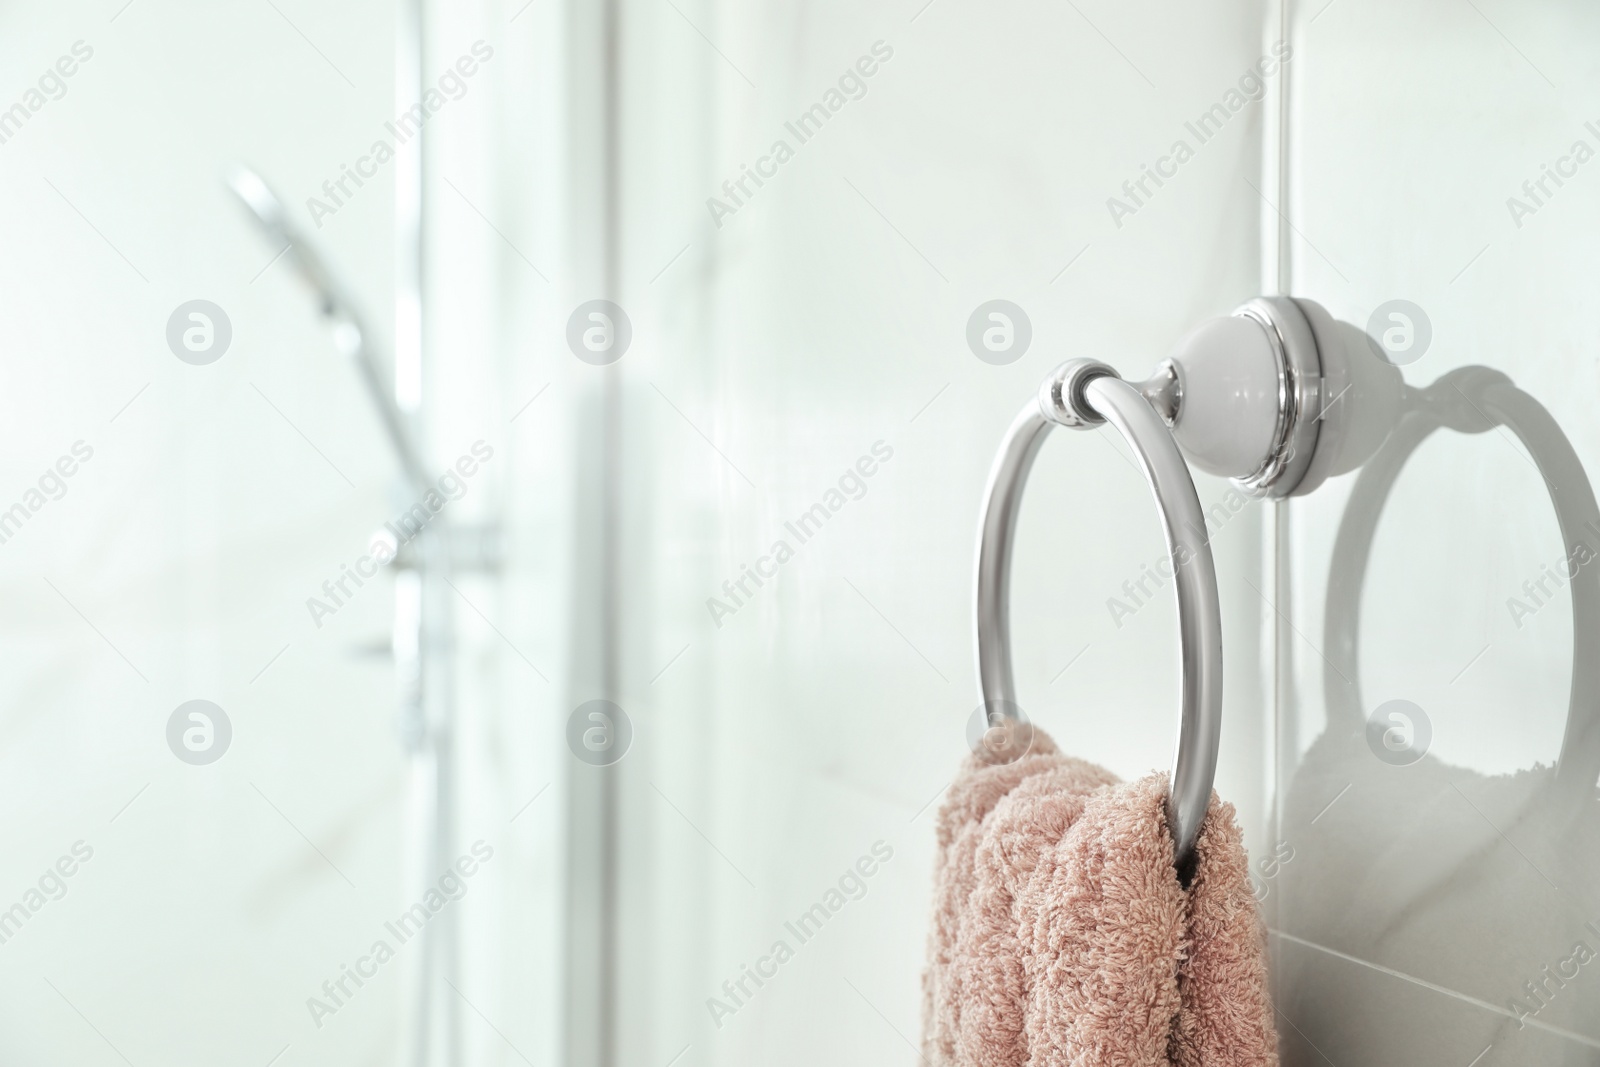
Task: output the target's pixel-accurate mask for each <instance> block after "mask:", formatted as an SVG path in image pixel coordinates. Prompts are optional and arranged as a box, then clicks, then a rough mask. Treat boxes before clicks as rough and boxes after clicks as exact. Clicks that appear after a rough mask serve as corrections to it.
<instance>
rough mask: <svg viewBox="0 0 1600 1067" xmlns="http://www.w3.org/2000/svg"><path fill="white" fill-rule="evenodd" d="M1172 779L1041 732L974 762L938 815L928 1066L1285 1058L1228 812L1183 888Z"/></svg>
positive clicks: (1066, 1066)
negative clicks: (1079, 752) (1119, 765)
mask: <svg viewBox="0 0 1600 1067" xmlns="http://www.w3.org/2000/svg"><path fill="white" fill-rule="evenodd" d="M1166 793H1167V781H1166V776H1165V775H1151V776H1149V777H1147V778H1142V779H1140V780H1139V781H1136V782H1127V783H1123V782H1119V781H1118V780H1117V779H1116V777H1115V776H1114V775H1112V774H1111V773H1110V772H1109V771H1106V770H1104V769H1103V768H1100V767H1096V766H1095V765H1093V764H1091V763H1086V762H1084V761H1082V760H1078V759H1073V758H1072V757H1070V756H1065V755H1062V754H1061V753H1060V752H1059V751H1058V750H1057V749H1056V746H1055V744H1054V743H1053V742H1052V741H1051V740H1050V739H1049V738H1048V737H1047V736H1045V734H1044V733H1043V732H1042V731H1040V730H1038V729H1037V728H1035V730H1034V733H1033V744H1032V747H1031V748H1030V749H1029V751H1028V753H1027V755H1025V756H1023V757H1021V758H1020V759H1017V760H1015V761H1014V762H1011V763H1005V764H993V763H989V762H985V761H984V760H983V759H981V758H980V757H978V756H971V757H968V759H967V761H966V763H965V764H964V766H963V767H962V770H961V773H960V775H959V777H958V778H957V779H956V781H955V783H954V784H953V785H952V786H951V787H950V792H949V795H948V796H947V797H946V799H945V803H944V806H943V807H942V809H941V810H940V813H939V828H938V833H939V841H938V847H939V852H938V863H937V867H936V870H935V884H934V915H933V928H932V931H931V933H930V935H929V938H928V966H927V970H926V972H925V973H924V975H923V1045H924V1052H925V1055H926V1057H927V1059H928V1060H929V1062H930V1064H932V1065H933V1067H1155V1065H1164V1064H1176V1065H1180V1067H1276V1064H1277V1062H1278V1053H1277V1035H1276V1032H1275V1030H1274V1028H1273V1022H1272V1005H1271V1002H1270V1000H1269V998H1268V994H1267V981H1266V950H1265V939H1264V936H1263V931H1262V927H1261V920H1260V915H1259V912H1258V911H1257V908H1256V901H1255V897H1254V896H1253V895H1252V894H1251V891H1250V880H1249V869H1248V861H1247V858H1246V856H1245V851H1244V844H1243V840H1242V837H1241V835H1240V832H1239V828H1238V826H1237V824H1236V823H1235V821H1234V814H1233V807H1232V805H1229V804H1224V803H1222V802H1221V801H1219V800H1218V799H1217V798H1216V796H1215V795H1213V796H1212V798H1211V807H1210V810H1209V812H1208V813H1207V815H1206V819H1205V822H1204V824H1203V825H1202V827H1201V832H1200V839H1199V842H1198V844H1197V846H1196V857H1197V859H1196V868H1195V876H1194V879H1193V882H1192V884H1191V885H1190V887H1189V888H1188V889H1187V890H1186V889H1184V888H1183V887H1182V886H1181V885H1180V884H1179V882H1178V879H1177V875H1176V873H1175V872H1174V870H1173V865H1172V857H1173V845H1172V837H1171V835H1170V834H1169V833H1168V832H1167V819H1166Z"/></svg>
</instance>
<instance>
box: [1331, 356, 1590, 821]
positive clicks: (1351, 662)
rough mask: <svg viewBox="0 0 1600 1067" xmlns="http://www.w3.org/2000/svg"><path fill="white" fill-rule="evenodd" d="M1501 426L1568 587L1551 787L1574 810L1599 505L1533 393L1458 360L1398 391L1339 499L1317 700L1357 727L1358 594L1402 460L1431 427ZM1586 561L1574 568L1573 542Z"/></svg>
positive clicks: (1584, 767) (1578, 796)
mask: <svg viewBox="0 0 1600 1067" xmlns="http://www.w3.org/2000/svg"><path fill="white" fill-rule="evenodd" d="M1497 426H1504V427H1506V428H1507V429H1508V430H1510V431H1511V432H1512V433H1514V434H1515V435H1516V436H1517V438H1518V439H1519V440H1520V441H1521V442H1522V444H1523V446H1524V447H1525V448H1527V450H1528V453H1529V454H1530V455H1531V456H1532V457H1533V462H1534V464H1535V466H1537V467H1538V470H1539V473H1540V475H1541V476H1542V477H1543V479H1544V482H1545V486H1546V488H1547V489H1548V490H1549V491H1550V501H1551V503H1552V504H1553V505H1554V506H1555V512H1556V519H1557V521H1558V523H1559V525H1560V527H1561V539H1562V541H1563V543H1564V545H1563V547H1564V548H1565V558H1566V559H1567V561H1568V566H1567V571H1568V574H1567V577H1568V580H1569V582H1570V585H1571V589H1572V633H1573V643H1572V649H1573V655H1572V684H1571V696H1570V699H1569V702H1568V710H1567V725H1566V732H1565V734H1564V735H1563V737H1562V740H1561V754H1560V756H1559V757H1558V759H1557V763H1556V773H1555V783H1554V793H1555V794H1556V796H1555V797H1553V798H1552V799H1557V800H1558V802H1559V803H1560V805H1561V806H1562V807H1564V808H1567V809H1568V810H1578V809H1580V808H1582V807H1583V806H1584V805H1585V804H1587V803H1588V802H1590V800H1591V799H1592V796H1593V789H1594V785H1595V780H1596V778H1597V777H1600V658H1597V657H1595V656H1592V655H1585V654H1584V650H1585V649H1586V648H1590V647H1592V645H1593V642H1594V641H1595V640H1596V639H1597V638H1600V506H1597V505H1596V502H1595V495H1594V490H1593V488H1592V487H1591V486H1590V484H1589V477H1588V475H1587V474H1586V473H1585V471H1584V468H1583V463H1582V461H1581V460H1580V459H1579V458H1578V454H1577V453H1576V452H1575V451H1574V450H1573V448H1572V444H1571V442H1569V441H1568V440H1567V437H1566V435H1565V434H1563V433H1562V432H1561V427H1560V426H1559V425H1558V424H1557V423H1556V421H1555V419H1554V418H1552V417H1551V415H1550V413H1549V412H1548V411H1546V410H1545V408H1544V406H1543V405H1542V404H1540V403H1539V402H1538V401H1537V400H1535V399H1534V398H1533V397H1532V396H1530V395H1528V394H1527V393H1525V392H1523V391H1522V390H1521V389H1518V388H1517V387H1516V386H1515V385H1514V384H1513V383H1512V381H1511V379H1510V378H1508V377H1507V376H1506V375H1504V374H1502V373H1501V372H1499V371H1497V370H1494V369H1492V368H1490V367H1480V366H1471V367H1460V368H1457V369H1456V370H1453V371H1450V372H1449V373H1447V374H1445V375H1443V376H1442V377H1440V378H1439V379H1438V380H1437V381H1435V382H1434V383H1433V384H1432V385H1429V386H1427V387H1426V388H1423V389H1409V388H1408V389H1407V390H1406V392H1405V395H1404V400H1403V408H1402V412H1401V414H1400V416H1399V418H1398V420H1397V422H1396V423H1395V426H1394V429H1393V430H1392V431H1391V432H1390V434H1389V436H1388V439H1387V440H1386V441H1385V442H1384V444H1383V446H1382V447H1381V448H1380V449H1379V450H1378V452H1377V453H1376V454H1375V455H1374V456H1373V457H1372V459H1371V460H1369V461H1368V462H1367V464H1366V466H1365V467H1364V468H1363V470H1362V472H1361V474H1360V476H1359V477H1358V479H1357V480H1356V484H1355V487H1354V489H1353V490H1352V491H1351V493H1350V499H1349V501H1348V502H1347V503H1346V505H1345V511H1344V518H1343V519H1342V520H1341V521H1340V524H1339V533H1338V536H1337V537H1336V539H1335V541H1334V548H1333V556H1332V561H1331V564H1330V567H1329V589H1328V598H1327V605H1326V609H1325V616H1324V631H1323V632H1324V633H1325V634H1326V637H1327V647H1328V657H1329V663H1330V665H1331V667H1332V668H1333V670H1330V671H1326V672H1324V680H1323V697H1324V700H1325V702H1326V705H1327V709H1328V728H1329V729H1344V730H1355V731H1359V730H1361V729H1362V728H1363V723H1364V720H1365V718H1366V716H1365V713H1364V712H1363V710H1362V709H1363V707H1364V705H1363V703H1362V697H1361V674H1360V670H1361V665H1360V648H1359V636H1360V620H1361V596H1362V591H1363V586H1364V584H1365V578H1366V573H1367V564H1368V562H1369V560H1370V559H1371V555H1372V543H1373V538H1374V535H1375V534H1376V531H1377V525H1378V519H1379V517H1380V516H1381V515H1382V513H1383V509H1384V505H1385V504H1386V503H1387V501H1388V499H1389V493H1390V491H1391V490H1393V488H1394V485H1395V482H1396V480H1398V478H1399V476H1400V472H1401V470H1402V469H1403V468H1404V467H1405V464H1406V462H1407V460H1409V459H1410V458H1411V455H1412V453H1413V452H1415V451H1416V450H1417V448H1418V446H1420V445H1421V444H1422V442H1423V441H1424V440H1426V439H1427V438H1428V437H1429V436H1430V435H1431V434H1432V433H1433V432H1434V431H1435V430H1438V429H1440V428H1443V427H1448V428H1449V429H1452V430H1456V431H1458V432H1460V433H1484V432H1486V431H1489V430H1492V429H1494V428H1495V427H1497ZM1580 547H1581V548H1583V549H1585V550H1586V551H1587V552H1588V558H1587V559H1585V560H1583V561H1582V562H1581V563H1580V564H1579V565H1577V566H1576V567H1574V566H1573V564H1572V561H1573V560H1574V559H1575V558H1576V557H1577V555H1578V550H1579V548H1580Z"/></svg>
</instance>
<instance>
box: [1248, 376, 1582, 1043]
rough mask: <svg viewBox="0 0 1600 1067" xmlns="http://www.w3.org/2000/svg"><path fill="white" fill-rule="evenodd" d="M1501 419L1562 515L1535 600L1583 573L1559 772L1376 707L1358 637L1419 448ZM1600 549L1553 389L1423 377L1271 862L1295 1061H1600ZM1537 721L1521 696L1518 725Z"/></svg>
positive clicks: (1411, 393) (1354, 560)
mask: <svg viewBox="0 0 1600 1067" xmlns="http://www.w3.org/2000/svg"><path fill="white" fill-rule="evenodd" d="M1499 427H1503V428H1504V430H1505V431H1509V432H1510V433H1512V434H1514V435H1515V436H1516V437H1517V438H1518V439H1520V441H1521V442H1522V444H1523V446H1524V447H1525V448H1526V449H1527V451H1528V453H1529V455H1530V456H1531V457H1532V460H1533V462H1534V464H1535V465H1536V466H1537V468H1538V472H1539V474H1540V475H1541V476H1542V477H1543V479H1544V481H1545V484H1546V486H1547V488H1548V489H1549V492H1550V498H1551V501H1552V503H1553V504H1554V506H1555V510H1556V513H1557V516H1558V519H1559V522H1560V526H1561V534H1562V539H1563V541H1564V543H1565V546H1566V559H1567V561H1568V563H1567V567H1566V573H1565V574H1564V575H1559V576H1556V575H1552V576H1551V577H1549V578H1545V579H1543V582H1542V586H1541V585H1540V584H1532V588H1531V589H1530V590H1528V591H1527V595H1529V596H1532V597H1536V598H1538V597H1544V596H1548V595H1549V594H1551V593H1554V592H1555V591H1556V585H1555V583H1556V582H1557V581H1559V582H1560V583H1561V584H1567V585H1569V586H1570V590H1571V597H1572V612H1573V627H1574V648H1575V649H1576V654H1575V655H1574V657H1573V665H1572V681H1571V698H1570V703H1569V709H1568V716H1567V724H1566V732H1565V736H1564V738H1563V740H1562V744H1561V751H1560V753H1559V756H1558V757H1557V759H1556V761H1555V762H1554V764H1553V765H1542V764H1541V765H1537V766H1535V767H1533V768H1531V769H1527V770H1522V771H1518V772H1517V773H1515V774H1509V775H1486V774H1483V773H1480V772H1478V771H1474V770H1471V769H1468V768H1465V767H1459V766H1453V765H1451V764H1448V763H1445V762H1444V761H1442V760H1440V759H1438V758H1437V757H1436V756H1434V755H1431V754H1430V753H1429V752H1428V744H1429V741H1430V739H1431V737H1432V735H1433V731H1434V730H1435V729H1436V728H1437V727H1438V726H1439V725H1440V724H1438V723H1435V722H1432V721H1430V719H1429V717H1428V714H1427V712H1426V711H1424V709H1422V708H1420V707H1418V706H1417V705H1415V704H1411V703H1409V702H1407V701H1403V700H1393V701H1388V702H1385V703H1382V704H1379V705H1376V706H1374V707H1370V708H1369V707H1368V705H1367V703H1366V702H1365V700H1364V699H1363V696H1362V691H1361V682H1360V661H1359V656H1358V648H1359V641H1358V636H1359V621H1360V613H1361V600H1362V592H1363V590H1362V586H1363V581H1364V578H1365V575H1366V572H1367V565H1368V561H1369V558H1370V555H1371V549H1372V543H1373V535H1374V532H1375V530H1376V528H1377V525H1378V519H1379V516H1380V515H1381V513H1382V511H1383V508H1384V506H1385V504H1386V502H1387V500H1388V498H1389V494H1390V491H1391V489H1392V488H1393V486H1394V484H1395V481H1396V479H1397V478H1398V476H1399V474H1400V472H1401V469H1402V468H1403V466H1404V465H1405V463H1406V461H1407V460H1408V459H1409V458H1410V456H1411V455H1412V453H1413V452H1414V451H1415V450H1416V449H1417V447H1418V446H1419V445H1420V444H1421V443H1422V442H1423V441H1424V440H1425V439H1426V438H1428V436H1429V435H1431V434H1432V433H1433V432H1434V431H1436V430H1438V429H1441V428H1448V429H1451V430H1455V431H1457V432H1459V433H1483V432H1487V431H1491V430H1495V429H1496V428H1499ZM1417 550H1418V551H1424V550H1425V549H1421V548H1418V549H1417ZM1597 560H1600V509H1597V508H1596V504H1595V497H1594V493H1593V490H1592V489H1591V488H1590V485H1589V480H1588V477H1587V475H1586V474H1585V472H1584V469H1583V465H1582V464H1581V463H1580V462H1579V460H1578V457H1577V454H1576V453H1575V452H1574V450H1573V448H1572V446H1571V444H1570V443H1569V442H1568V440H1567V438H1566V436H1565V435H1564V434H1563V433H1562V432H1561V429H1560V427H1559V426H1558V425H1557V424H1556V422H1555V420H1554V419H1553V418H1552V417H1551V416H1550V414H1549V412H1547V411H1546V410H1545V409H1544V407H1543V406H1542V405H1540V404H1539V402H1538V401H1536V400H1534V399H1533V398H1532V397H1531V396H1529V395H1528V394H1526V393H1524V392H1522V391H1521V390H1519V389H1518V388H1517V387H1516V386H1515V385H1513V384H1512V382H1511V380H1510V379H1509V378H1507V377H1506V376H1505V375H1504V374H1501V373H1500V372H1498V371H1496V370H1493V369H1491V368H1488V367H1479V366H1472V367H1462V368H1459V369H1457V370H1454V371H1451V372H1450V373H1448V374H1446V375H1444V376H1443V377H1441V378H1440V379H1439V380H1437V381H1436V382H1434V383H1433V384H1432V385H1430V386H1428V387H1427V388H1424V389H1408V390H1407V392H1406V397H1405V404H1404V406H1403V408H1402V410H1401V412H1400V414H1399V417H1398V419H1397V420H1396V423H1395V425H1394V428H1393V430H1392V431H1391V432H1390V434H1389V435H1388V437H1387V439H1386V440H1385V442H1384V444H1383V445H1382V447H1381V448H1380V449H1379V450H1378V451H1377V453H1376V454H1375V455H1374V456H1373V457H1372V459H1371V460H1370V461H1369V462H1368V463H1367V464H1366V465H1365V467H1364V468H1363V469H1362V472H1361V474H1360V475H1359V477H1358V479H1357V482H1356V485H1355V487H1354V490H1353V492H1352V494H1351V497H1350V500H1349V503H1348V505H1347V507H1346V510H1345V513H1344V517H1343V520H1342V522H1341V525H1340V529H1339V533H1338V538H1337V541H1336V543H1335V546H1334V552H1333V557H1332V566H1331V570H1330V575H1329V588H1328V594H1327V603H1326V618H1325V626H1326V629H1325V631H1324V632H1325V635H1326V644H1325V648H1324V651H1325V656H1326V666H1325V678H1324V701H1325V706H1326V713H1327V724H1326V728H1325V730H1324V732H1323V733H1322V735H1321V736H1320V737H1319V738H1318V739H1317V740H1316V741H1315V742H1313V743H1312V745H1311V746H1310V749H1309V750H1308V751H1307V753H1306V755H1305V757H1304V759H1303V760H1302V761H1301V764H1300V766H1299V768H1298V769H1297V771H1296V773H1295V775H1294V777H1293V780H1292V782H1291V783H1290V786H1289V790H1288V794H1287V797H1286V803H1285V805H1284V811H1283V823H1282V830H1281V835H1280V836H1281V838H1282V840H1283V843H1284V844H1283V846H1281V847H1284V848H1287V849H1290V850H1292V856H1293V859H1292V862H1285V863H1283V864H1282V865H1281V867H1280V868H1275V869H1274V871H1273V874H1274V875H1275V876H1276V877H1277V878H1278V879H1279V881H1278V883H1277V884H1278V886H1279V887H1281V892H1279V893H1278V894H1277V900H1276V901H1274V902H1273V904H1272V905H1271V906H1270V908H1269V914H1272V915H1273V919H1272V924H1273V927H1274V935H1275V937H1276V939H1277V941H1278V945H1277V948H1278V957H1277V958H1278V966H1279V976H1278V978H1279V983H1278V985H1279V997H1280V1007H1281V1008H1282V1010H1283V1011H1284V1013H1285V1014H1286V1015H1287V1016H1289V1017H1291V1018H1292V1019H1293V1020H1294V1026H1295V1027H1296V1028H1297V1029H1298V1030H1299V1031H1300V1036H1301V1037H1303V1038H1304V1039H1305V1041H1304V1042H1303V1043H1301V1042H1296V1041H1288V1042H1286V1046H1285V1052H1286V1055H1285V1062H1286V1063H1295V1062H1302V1061H1303V1062H1306V1063H1311V1062H1318V1063H1321V1062H1327V1061H1326V1060H1324V1059H1322V1058H1320V1057H1328V1058H1331V1060H1332V1061H1333V1062H1336V1063H1340V1064H1345V1063H1369V1064H1379V1063H1396V1064H1398V1063H1408V1064H1424V1063H1441V1064H1442V1063H1460V1064H1462V1065H1463V1067H1465V1065H1466V1064H1468V1063H1475V1064H1476V1063H1481V1064H1484V1065H1489V1064H1530V1065H1531V1064H1566V1065H1578V1064H1589V1065H1593V1064H1600V888H1597V887H1600V878H1597V877H1596V876H1597V875H1600V847H1597V846H1600V812H1597V808H1596V804H1595V779H1596V774H1597V772H1600V732H1597V730H1596V720H1597V716H1600V692H1597V686H1600V658H1597V657H1596V656H1595V655H1594V642H1595V640H1596V638H1597V636H1600V567H1596V566H1594V565H1593V564H1594V563H1596V561H1597ZM1541 588H1542V589H1543V592H1541ZM1540 602H1541V603H1542V600H1541V601H1540ZM1436 710H1437V709H1436ZM1518 713H1519V709H1518V708H1516V707H1515V706H1509V707H1507V708H1506V709H1505V722H1504V728H1505V729H1506V730H1507V731H1513V730H1515V729H1517V722H1518ZM1307 1045H1309V1046H1312V1048H1309V1049H1308V1048H1306V1046H1307ZM1474 1057H1477V1059H1474Z"/></svg>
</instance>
